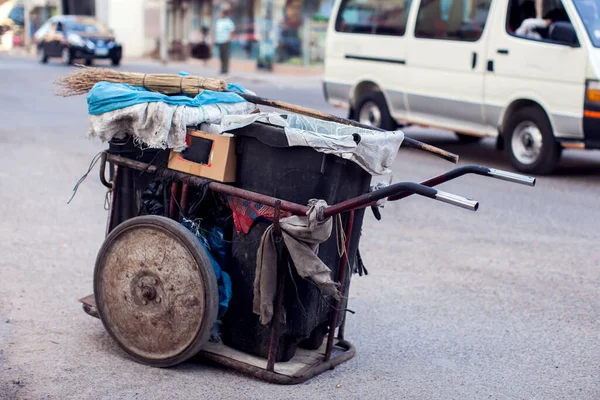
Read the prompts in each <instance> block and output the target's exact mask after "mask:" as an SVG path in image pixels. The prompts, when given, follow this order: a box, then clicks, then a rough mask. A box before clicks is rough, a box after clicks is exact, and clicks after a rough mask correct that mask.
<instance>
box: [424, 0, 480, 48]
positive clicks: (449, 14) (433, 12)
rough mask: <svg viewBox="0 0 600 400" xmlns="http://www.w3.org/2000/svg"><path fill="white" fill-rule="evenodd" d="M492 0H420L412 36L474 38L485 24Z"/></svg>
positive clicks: (478, 36)
mask: <svg viewBox="0 0 600 400" xmlns="http://www.w3.org/2000/svg"><path fill="white" fill-rule="evenodd" d="M490 3H491V0H422V1H421V4H420V6H419V13H418V14H417V23H416V25H415V37H418V38H427V39H449V40H464V41H469V42H475V41H477V40H479V38H480V37H481V34H482V33H483V28H485V22H486V21H487V17H488V13H489V10H490Z"/></svg>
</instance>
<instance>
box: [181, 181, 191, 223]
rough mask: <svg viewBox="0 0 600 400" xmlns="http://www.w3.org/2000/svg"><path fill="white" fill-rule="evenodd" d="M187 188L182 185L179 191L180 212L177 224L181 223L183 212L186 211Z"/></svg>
mask: <svg viewBox="0 0 600 400" xmlns="http://www.w3.org/2000/svg"><path fill="white" fill-rule="evenodd" d="M189 188H190V187H189V186H188V185H185V184H184V185H183V188H182V189H181V210H180V213H179V222H181V221H183V218H184V217H185V211H186V209H187V202H188V191H189Z"/></svg>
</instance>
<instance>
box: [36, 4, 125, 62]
mask: <svg viewBox="0 0 600 400" xmlns="http://www.w3.org/2000/svg"><path fill="white" fill-rule="evenodd" d="M34 40H35V44H36V47H37V53H38V58H39V60H40V62H42V63H46V62H48V59H50V58H54V57H57V58H58V57H60V58H61V59H62V61H63V62H64V63H65V64H72V63H73V62H74V61H75V60H77V59H82V60H85V64H86V65H91V64H92V63H93V60H95V59H109V60H111V61H112V65H119V64H120V63H121V56H122V54H123V48H122V45H121V44H120V43H119V42H117V41H116V39H115V36H114V34H113V32H112V31H111V30H110V29H109V28H107V27H106V26H105V25H104V24H102V23H101V22H100V21H98V20H97V19H95V18H93V17H87V16H73V15H60V16H55V17H52V18H50V19H49V20H48V21H46V23H44V25H42V26H41V27H40V29H38V31H37V32H36V33H35V35H34Z"/></svg>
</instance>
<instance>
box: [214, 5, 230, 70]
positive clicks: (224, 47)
mask: <svg viewBox="0 0 600 400" xmlns="http://www.w3.org/2000/svg"><path fill="white" fill-rule="evenodd" d="M234 31H235V24H234V23H233V21H232V20H231V18H229V10H227V9H225V10H223V11H221V15H220V17H219V18H218V19H217V21H216V22H215V43H216V44H217V46H218V48H219V56H220V59H221V74H227V73H228V72H229V51H230V49H229V47H230V43H231V34H232V33H233V32H234Z"/></svg>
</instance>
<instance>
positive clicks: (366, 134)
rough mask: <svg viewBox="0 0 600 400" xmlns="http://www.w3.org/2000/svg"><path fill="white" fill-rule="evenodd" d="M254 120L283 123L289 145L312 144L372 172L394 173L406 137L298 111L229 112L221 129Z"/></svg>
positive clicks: (322, 150) (249, 122) (324, 151)
mask: <svg viewBox="0 0 600 400" xmlns="http://www.w3.org/2000/svg"><path fill="white" fill-rule="evenodd" d="M253 122H263V123H268V124H272V125H277V126H281V127H283V128H284V131H285V135H286V137H287V141H288V144H289V146H306V147H312V148H313V149H315V150H316V151H319V152H321V153H327V154H335V155H337V156H339V157H341V158H344V159H348V160H351V161H353V162H355V163H357V164H358V165H360V166H361V167H362V168H363V169H365V170H366V171H368V172H369V173H370V174H372V175H383V174H388V173H390V172H391V169H390V167H391V166H392V164H393V162H394V160H395V158H396V155H397V154H398V149H399V148H400V145H401V144H402V141H403V140H404V133H403V132H402V131H394V132H379V131H374V130H370V129H363V128H357V127H354V126H348V125H343V124H338V123H336V122H329V121H322V120H319V119H315V118H311V117H305V116H302V115H296V114H289V115H282V114H278V113H260V114H248V115H227V116H225V117H223V119H222V120H221V123H220V125H221V126H220V129H221V131H222V132H226V131H231V130H234V129H240V128H243V127H245V126H248V125H250V124H251V123H253Z"/></svg>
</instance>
